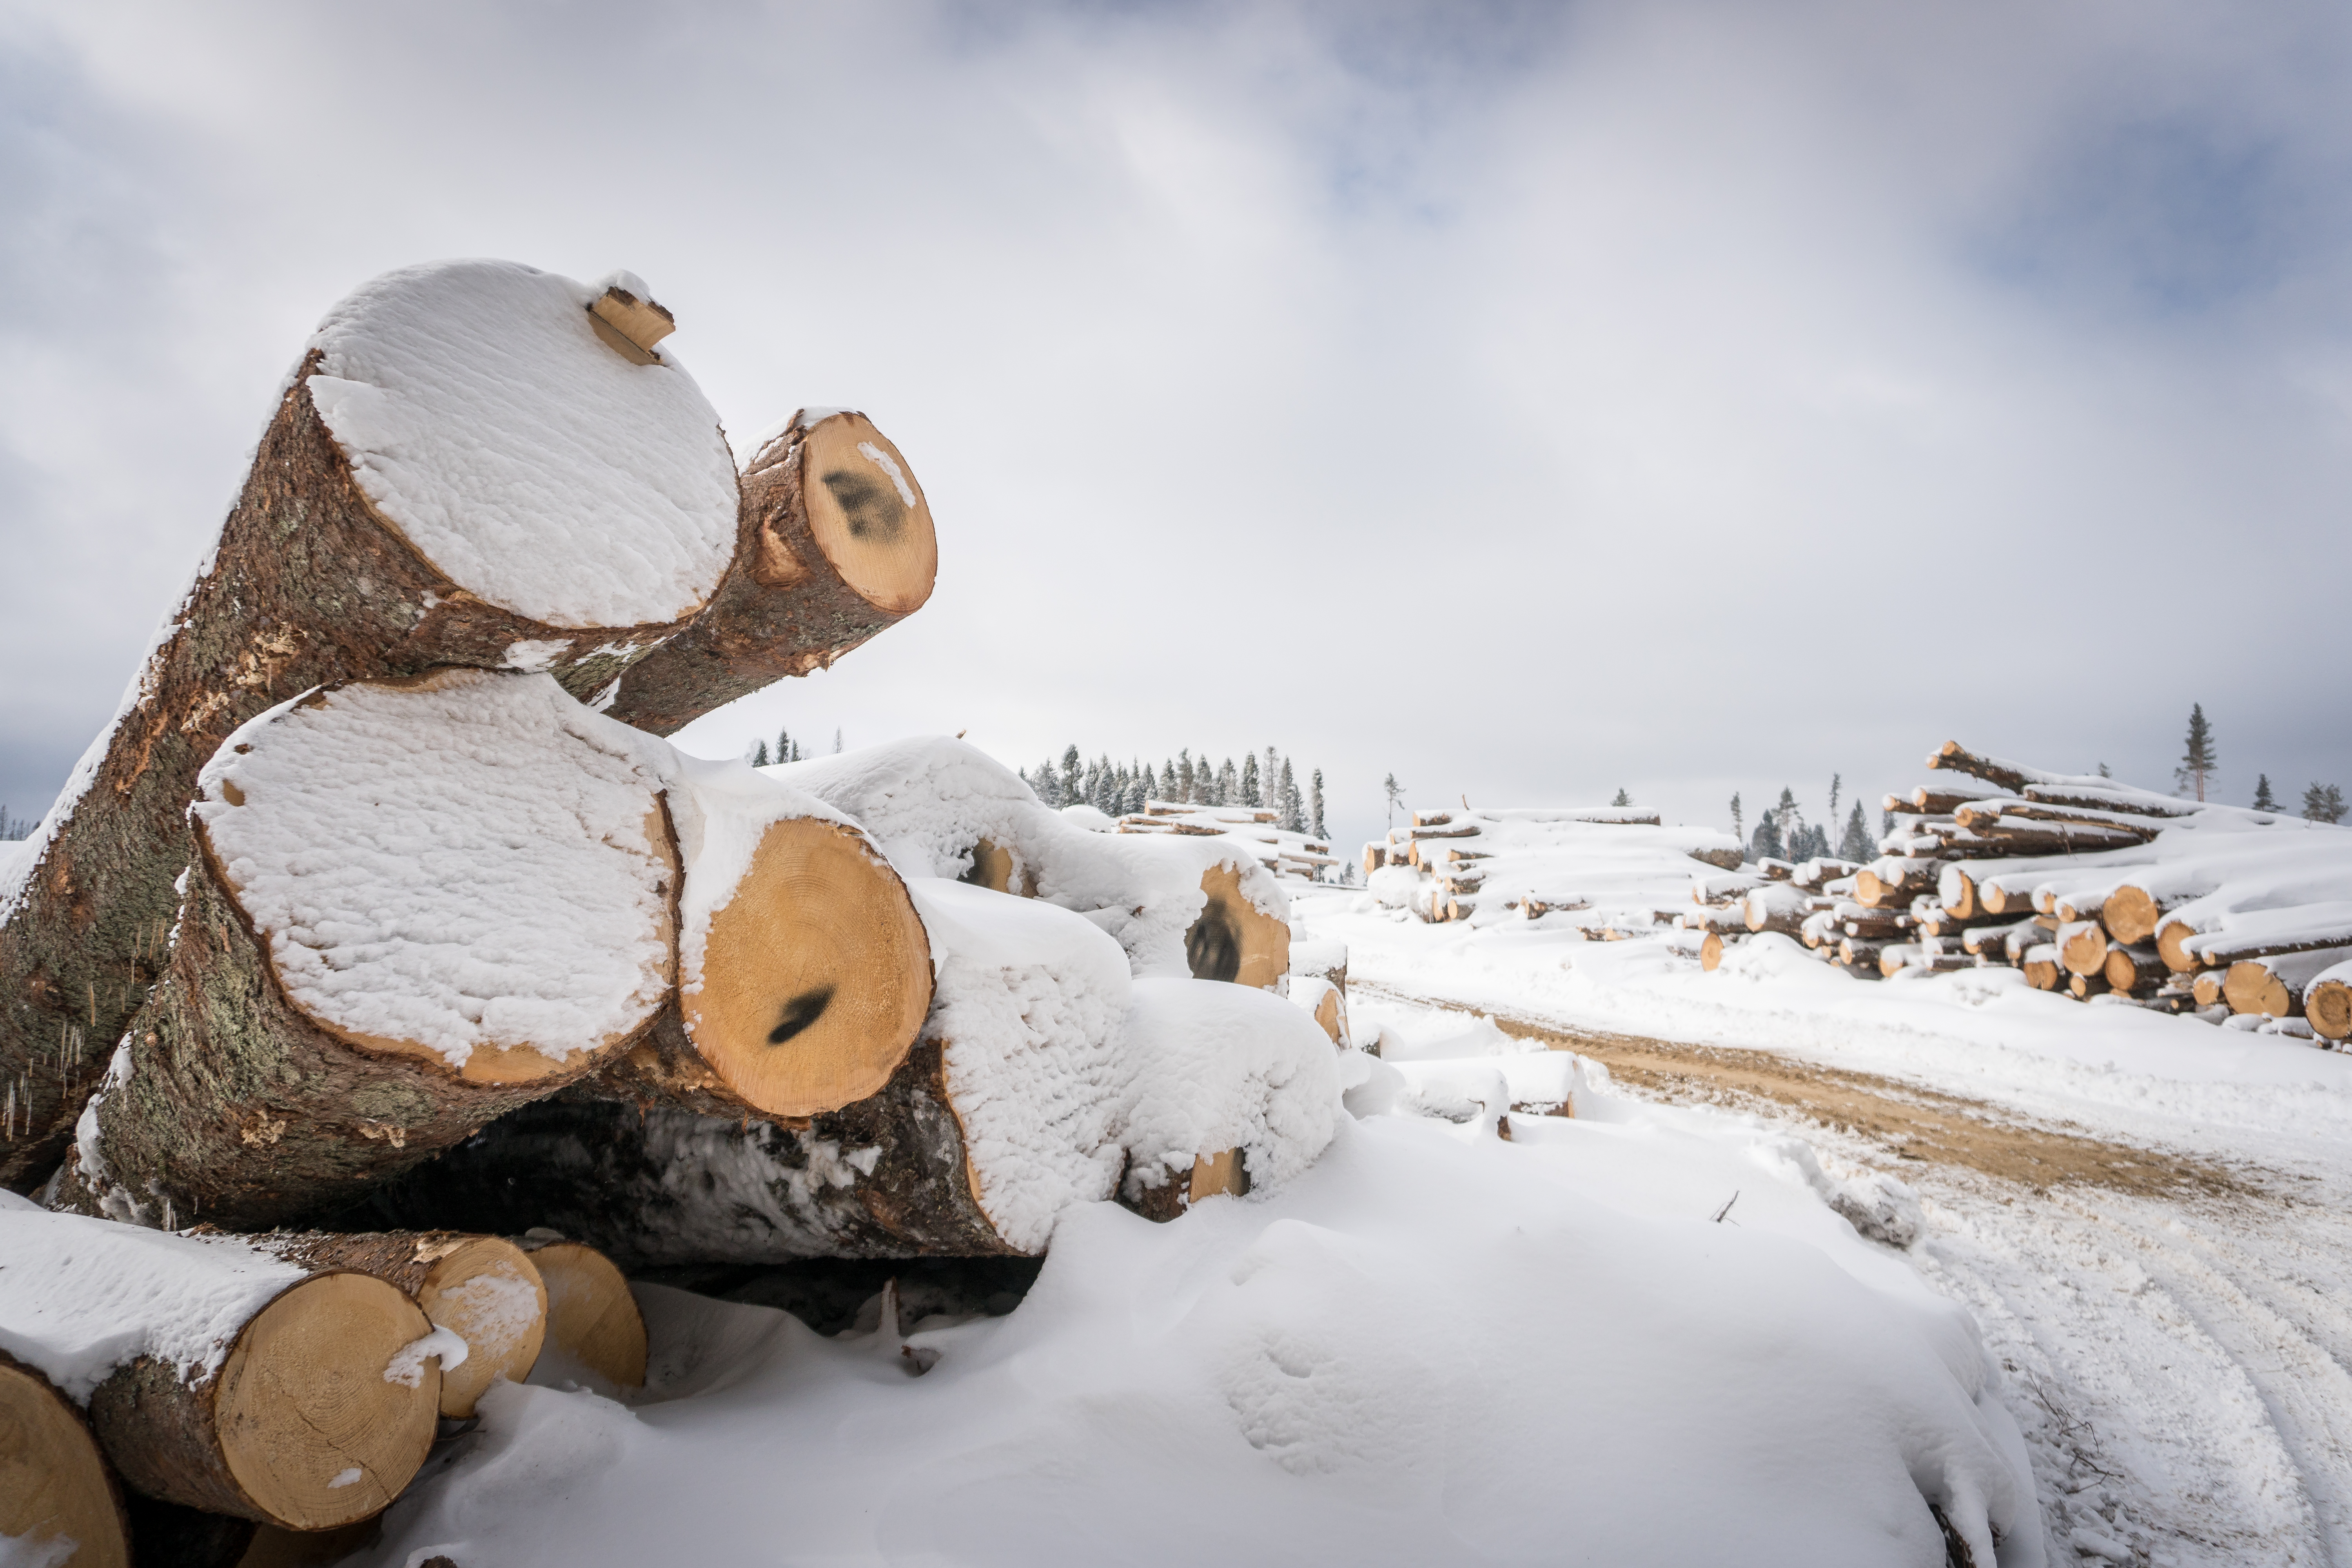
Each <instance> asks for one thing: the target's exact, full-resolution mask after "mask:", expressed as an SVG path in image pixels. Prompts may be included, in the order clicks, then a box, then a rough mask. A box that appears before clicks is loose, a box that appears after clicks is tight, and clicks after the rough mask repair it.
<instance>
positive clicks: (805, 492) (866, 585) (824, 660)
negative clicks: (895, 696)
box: [607, 410, 939, 735]
mask: <svg viewBox="0 0 2352 1568" xmlns="http://www.w3.org/2000/svg"><path fill="white" fill-rule="evenodd" d="M742 495H743V500H742V510H741V514H740V521H739V523H738V537H737V543H736V551H735V563H734V564H733V566H732V567H730V569H729V571H728V574H727V577H726V580H725V581H724V582H723V583H721V584H720V585H719V592H718V593H717V594H716V595H713V596H712V598H711V601H710V603H709V605H708V606H707V607H706V608H705V609H704V610H703V612H702V613H701V614H700V615H699V616H696V617H695V619H694V621H693V623H692V624H691V625H689V626H688V627H687V628H686V629H685V630H684V631H682V632H680V633H679V634H678V635H677V636H676V637H671V638H670V639H669V640H668V641H667V642H666V643H664V644H663V645H662V646H661V647H659V648H658V649H656V651H655V652H653V653H651V654H649V655H647V656H646V658H642V659H639V660H638V661H637V662H636V663H635V665H633V666H632V667H631V668H629V670H628V671H627V672H626V673H625V675H623V676H622V678H621V684H620V689H619V691H618V692H617V694H616V695H615V696H614V700H613V703H612V706H611V707H610V708H609V709H608V710H607V711H608V712H610V713H611V714H612V715H613V717H614V718H616V719H618V720H620V721H622V722H624V723H625V724H632V725H635V727H636V728H638V729H640V730H645V731H649V732H651V733H653V734H656V735H669V734H675V733H676V732H677V731H679V730H681V729H683V728H685V727H686V726H687V725H688V724H689V723H691V722H693V721H695V720H696V719H698V718H700V717H701V716H702V715H703V714H705V713H708V712H709V711H710V710H713V709H715V708H719V707H722V706H724V705H725V704H727V703H729V702H731V701H733V700H735V699H736V698H738V697H742V696H747V695H749V694H750V693H751V692H754V691H757V690H759V689H761V688H762V687H765V686H768V685H771V684H772V683H773V682H775V681H777V680H780V679H783V678H784V677H786V676H793V675H806V674H807V673H808V672H809V671H810V670H812V669H821V668H825V667H827V666H829V665H831V664H832V663H833V661H834V660H835V659H836V658H840V657H841V656H842V655H843V654H845V653H847V652H848V651H849V650H850V649H852V648H854V647H857V646H858V645H859V644H860V643H863V642H865V641H866V639H867V638H869V637H873V636H874V635H875V634H876V633H877V632H879V631H882V630H884V629H886V628H887V627H889V626H895V625H897V624H898V622H899V621H901V620H903V619H905V618H906V617H907V616H910V615H912V614H914V613H915V611H917V610H919V609H920V608H921V607H922V606H923V604H924V602H925V601H926V600H928V599H929V597H930V595H931V585H932V584H933V582H934V580H935V579H936V578H937V576H938V574H939V542H938V538H937V536H936V535H935V534H934V533H933V531H932V528H931V509H930V503H929V501H927V500H924V499H923V492H922V489H921V487H920V486H919V485H918V484H917V483H916V482H915V476H914V471H913V469H912V468H909V467H908V464H907V460H906V458H904V457H902V456H901V455H900V454H899V451H898V447H895V446H892V445H891V443H890V441H889V439H888V437H885V436H884V435H883V434H882V433H881V432H880V431H879V430H877V429H876V428H875V427H874V426H873V425H872V424H871V423H870V422H869V421H868V420H867V419H866V416H864V415H863V414H855V413H846V412H844V413H827V412H823V411H816V410H803V411H802V413H801V414H800V415H799V416H797V417H795V418H794V420H793V424H792V426H791V427H790V428H789V429H787V430H785V431H784V433H783V434H782V435H780V436H778V437H776V438H775V439H773V440H772V441H770V442H769V443H768V444H767V445H766V446H765V447H761V449H760V451H759V452H758V453H756V454H755V455H754V456H753V457H752V459H751V465H750V467H748V468H745V470H744V472H743V481H742Z"/></svg>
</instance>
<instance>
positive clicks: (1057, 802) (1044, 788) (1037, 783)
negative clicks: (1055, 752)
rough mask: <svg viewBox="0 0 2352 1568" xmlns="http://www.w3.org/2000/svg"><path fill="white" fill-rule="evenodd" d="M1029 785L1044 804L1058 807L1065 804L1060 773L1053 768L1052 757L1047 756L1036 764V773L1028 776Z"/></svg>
mask: <svg viewBox="0 0 2352 1568" xmlns="http://www.w3.org/2000/svg"><path fill="white" fill-rule="evenodd" d="M1029 787H1030V788H1031V789H1033V790H1035V791H1036V792H1037V798H1038V800H1039V801H1041V802H1043V803H1044V804H1045V805H1050V806H1055V807H1059V806H1061V805H1064V804H1065V802H1064V801H1063V799H1062V775H1061V773H1059V772H1058V771H1056V770H1055V766H1054V759H1053V758H1051V757H1047V758H1046V759H1045V761H1044V762H1043V763H1039V764H1038V767H1037V771H1036V773H1034V774H1032V775H1031V776H1030V779H1029Z"/></svg>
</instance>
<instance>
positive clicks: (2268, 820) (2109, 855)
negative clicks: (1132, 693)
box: [1853, 742, 2352, 1041]
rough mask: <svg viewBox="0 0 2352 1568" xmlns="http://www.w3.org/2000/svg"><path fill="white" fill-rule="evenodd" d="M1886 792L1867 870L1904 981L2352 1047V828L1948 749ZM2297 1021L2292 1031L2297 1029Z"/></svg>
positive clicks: (1866, 904) (1861, 876)
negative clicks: (1994, 972)
mask: <svg viewBox="0 0 2352 1568" xmlns="http://www.w3.org/2000/svg"><path fill="white" fill-rule="evenodd" d="M1927 764H1928V766H1929V767H1930V768H1931V769H1933V770H1936V771H1937V773H1940V774H1945V775H1948V776H1946V777H1939V778H1937V780H1935V781H1934V782H1931V783H1928V784H1921V785H1920V786H1918V787H1917V788H1916V789H1915V790H1914V791H1913V792H1912V793H1911V794H1910V795H1906V796H1894V795H1890V796H1889V797H1887V809H1888V811H1889V812H1890V813H1891V814H1892V816H1893V819H1894V830H1893V832H1891V833H1890V834H1889V835H1888V836H1887V837H1886V838H1885V841H1884V842H1883V843H1882V844H1881V846H1880V847H1881V848H1882V849H1883V850H1884V851H1885V855H1884V856H1883V858H1880V859H1878V860H1875V861H1873V862H1872V863H1871V864H1870V865H1868V866H1866V867H1864V868H1861V870H1860V871H1859V872H1858V873H1857V874H1856V875H1855V877H1854V879H1853V880H1854V888H1853V897H1854V902H1855V904H1856V906H1857V907H1858V908H1859V909H1861V910H1871V911H1874V912H1878V913H1879V914H1881V916H1882V917H1883V918H1884V919H1886V920H1888V921H1891V922H1892V923H1893V925H1894V927H1895V931H1896V932H1897V934H1899V935H1900V936H1901V937H1902V939H1903V940H1901V941H1899V942H1895V943H1894V944H1893V945H1892V946H1889V947H1885V948H1882V949H1881V950H1880V955H1879V956H1880V958H1881V960H1882V963H1883V964H1884V967H1885V972H1886V973H1888V974H1889V975H1908V974H1916V973H1935V972H1937V971H1940V970H1947V969H1953V968H1960V967H1990V968H2013V969H2016V970H2018V971H2020V972H2021V973H2023V974H2024V976H2025V977H2026V979H2027V981H2028V982H2029V983H2030V984H2032V985H2034V986H2035V987H2036V988H2037V989H2041V990H2046V991H2052V992H2054V993H2057V994H2063V995H2067V996H2071V997H2074V998H2075V999H2077V1000H2083V1001H2087V1000H2090V999H2092V998H2095V997H2105V998H2109V999H2111V1000H2114V1001H2127V1002H2131V1003H2134V1004H2137V1005H2143V1006H2149V1007H2155V1008H2159V1009H2162V1010H2165V1011H2168V1012H2177V1013H2198V1014H2200V1016H2206V1017H2209V1018H2211V1019H2214V1020H2216V1021H2218V1020H2220V1019H2221V1018H2225V1017H2231V1016H2236V1017H2241V1018H2244V1019H2248V1020H2250V1022H2251V1023H2252V1024H2260V1023H2261V1021H2263V1020H2277V1021H2279V1022H2278V1023H2276V1024H2273V1025H2271V1026H2273V1027H2277V1028H2280V1029H2282V1030H2283V1032H2285V1033H2290V1034H2302V1035H2306V1036H2312V1037H2317V1038H2319V1039H2321V1040H2324V1041H2337V1040H2342V1039H2345V1038H2347V1037H2352V830H2347V829H2345V828H2342V827H2338V826H2332V825H2329V824H2326V823H2315V822H2308V821H2305V820H2303V819H2301V818H2299V817H2293V816H2285V815H2284V814H2282V813H2277V812H2259V811H2252V810H2249V809H2245V808H2242V807H2237V806H2228V805H2212V804H2200V803H2198V802H2193V801H2185V800H2181V799H2179V798H2178V797H2176V796H2170V795H2158V794H2156V793H2155V792H2153V791H2148V790H2142V789H2136V788H2133V787H2131V786H2129V785H2126V784H2119V783H2117V782H2116V781H2115V780H2113V779H2109V778H2106V777H2104V776H2095V775H2079V774H2065V773H2050V772H2046V771H2043V770H2041V769H2036V768H2031V767H2027V766H2025V765H2023V764H2021V763H2013V762H2009V761H2006V760H2003V759H2000V758H1997V757H1986V756H1981V755H1979V754H1977V753H1975V752H1970V751H1969V750H1968V749H1967V748H1965V747H1963V746H1961V745H1959V744H1958V742H1947V743H1946V744H1945V745H1943V746H1942V747H1940V748H1939V749H1938V750H1937V752H1935V754H1934V755H1932V756H1930V757H1929V758H1928V759H1927ZM2290 1021H2291V1022H2290Z"/></svg>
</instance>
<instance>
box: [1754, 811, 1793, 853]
mask: <svg viewBox="0 0 2352 1568" xmlns="http://www.w3.org/2000/svg"><path fill="white" fill-rule="evenodd" d="M1787 847H1788V846H1787V845H1785V844H1783V843H1781V842H1780V827H1779V826H1778V825H1777V824H1776V823H1775V822H1774V821H1773V820H1772V814H1771V813H1770V812H1769V811H1768V812H1766V813H1765V814H1764V816H1763V817H1762V818H1761V819H1760V820H1759V821H1758V823H1757V824H1756V837H1755V838H1754V839H1753V840H1752V841H1751V842H1750V843H1749V845H1748V858H1749V859H1750V860H1783V859H1786V858H1788V857H1787V856H1786V855H1784V854H1783V853H1782V851H1783V850H1785V849H1786V848H1787Z"/></svg>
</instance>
